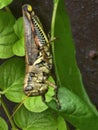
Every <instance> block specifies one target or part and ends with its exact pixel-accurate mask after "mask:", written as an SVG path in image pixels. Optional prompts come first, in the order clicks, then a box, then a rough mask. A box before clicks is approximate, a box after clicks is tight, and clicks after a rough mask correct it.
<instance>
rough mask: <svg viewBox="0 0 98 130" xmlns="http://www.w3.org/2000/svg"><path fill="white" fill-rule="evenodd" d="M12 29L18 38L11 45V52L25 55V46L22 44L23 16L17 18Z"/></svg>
mask: <svg viewBox="0 0 98 130" xmlns="http://www.w3.org/2000/svg"><path fill="white" fill-rule="evenodd" d="M14 31H15V33H16V35H17V37H18V38H19V39H18V40H17V41H16V43H15V44H14V45H13V53H14V54H15V55H17V56H24V55H25V49H24V48H25V46H24V29H23V18H19V19H18V20H17V21H16V23H15V25H14Z"/></svg>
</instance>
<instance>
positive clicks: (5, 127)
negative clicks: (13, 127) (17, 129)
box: [0, 117, 8, 130]
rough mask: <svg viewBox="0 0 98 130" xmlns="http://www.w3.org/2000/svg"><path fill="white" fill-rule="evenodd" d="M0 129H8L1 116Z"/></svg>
mask: <svg viewBox="0 0 98 130" xmlns="http://www.w3.org/2000/svg"><path fill="white" fill-rule="evenodd" d="M0 130H8V126H7V123H6V122H5V120H4V119H3V118H2V117H0Z"/></svg>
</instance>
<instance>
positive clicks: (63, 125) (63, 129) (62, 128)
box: [57, 116, 68, 130]
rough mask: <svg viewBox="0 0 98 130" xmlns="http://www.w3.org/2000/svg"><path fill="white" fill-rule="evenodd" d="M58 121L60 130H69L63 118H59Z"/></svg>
mask: <svg viewBox="0 0 98 130" xmlns="http://www.w3.org/2000/svg"><path fill="white" fill-rule="evenodd" d="M57 121H58V123H57V125H58V130H68V129H67V125H66V122H65V120H64V118H63V117H61V116H58V118H57Z"/></svg>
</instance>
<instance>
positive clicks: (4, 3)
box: [0, 0, 13, 9]
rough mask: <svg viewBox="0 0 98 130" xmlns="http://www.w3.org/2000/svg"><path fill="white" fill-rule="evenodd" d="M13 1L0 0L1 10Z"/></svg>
mask: <svg viewBox="0 0 98 130" xmlns="http://www.w3.org/2000/svg"><path fill="white" fill-rule="evenodd" d="M12 1H13V0H0V9H2V8H4V7H5V6H7V5H9V4H10V3H11V2H12Z"/></svg>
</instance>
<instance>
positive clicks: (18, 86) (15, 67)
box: [0, 58, 25, 102]
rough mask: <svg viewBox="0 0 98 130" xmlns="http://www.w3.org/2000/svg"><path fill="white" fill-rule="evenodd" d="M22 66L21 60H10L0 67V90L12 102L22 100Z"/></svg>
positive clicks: (23, 70)
mask: <svg viewBox="0 0 98 130" xmlns="http://www.w3.org/2000/svg"><path fill="white" fill-rule="evenodd" d="M24 65H25V63H24V60H23V59H20V58H12V59H10V60H7V61H6V62H5V63H4V64H2V65H1V66H0V88H1V90H2V93H3V94H5V96H6V97H7V98H8V99H9V100H11V101H14V102H20V101H21V100H22V96H23V79H24V74H25V66H24Z"/></svg>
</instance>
